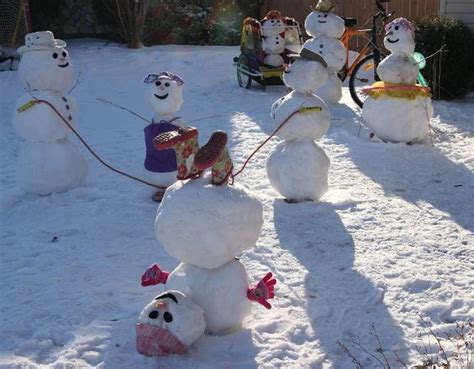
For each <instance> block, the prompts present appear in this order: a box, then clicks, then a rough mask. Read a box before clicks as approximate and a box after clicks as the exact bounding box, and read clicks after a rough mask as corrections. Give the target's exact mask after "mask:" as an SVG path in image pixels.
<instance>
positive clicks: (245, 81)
mask: <svg viewBox="0 0 474 369" xmlns="http://www.w3.org/2000/svg"><path fill="white" fill-rule="evenodd" d="M237 66H238V67H239V66H240V67H243V69H246V70H248V68H249V61H248V59H247V57H246V56H245V55H240V57H239V61H238V63H237ZM237 81H238V82H239V86H240V87H243V88H247V89H249V88H250V86H252V77H251V76H249V75H248V74H246V73H245V72H242V71H241V70H240V69H239V68H237Z"/></svg>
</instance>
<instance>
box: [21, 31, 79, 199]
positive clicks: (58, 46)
mask: <svg viewBox="0 0 474 369" xmlns="http://www.w3.org/2000/svg"><path fill="white" fill-rule="evenodd" d="M65 47H66V43H65V42H64V41H62V40H59V39H55V38H54V35H53V33H51V32H49V31H42V32H34V33H29V34H27V35H26V36H25V45H24V46H22V47H20V48H19V49H18V52H19V53H20V54H21V56H22V57H21V61H20V65H19V69H18V73H19V76H20V80H21V82H22V84H23V86H24V88H25V89H26V91H27V93H26V94H25V95H23V96H21V97H20V98H19V99H18V100H17V102H16V108H15V112H14V116H13V125H14V127H15V129H16V131H17V133H18V135H19V136H20V137H21V138H23V139H24V140H26V142H25V143H23V144H22V147H21V150H20V154H19V156H18V161H17V171H16V173H17V179H18V182H19V185H20V187H21V188H22V189H23V190H24V191H26V192H30V193H36V194H40V195H47V194H50V193H53V192H64V191H67V190H70V189H73V188H75V187H78V186H81V185H83V184H84V183H85V180H86V175H87V165H86V162H85V161H84V159H83V157H82V156H81V154H80V153H79V151H78V149H77V148H76V146H75V145H74V144H73V143H71V142H70V141H69V140H68V136H69V134H70V133H71V130H70V128H69V127H68V126H67V125H66V124H65V123H64V121H63V120H62V119H61V118H60V116H59V115H58V114H57V113H56V112H55V111H54V109H56V110H57V111H58V113H59V114H61V115H62V116H63V117H64V119H66V120H67V122H68V123H69V124H70V125H71V126H72V127H74V128H76V127H77V105H76V100H75V98H74V97H73V96H71V95H69V93H68V91H69V90H70V89H71V88H72V87H73V86H74V83H75V81H76V75H75V73H74V70H73V67H72V64H71V60H70V59H69V54H68V52H67V50H66V49H65ZM39 100H44V101H46V102H47V103H49V104H50V105H52V107H51V106H50V105H48V104H47V103H44V102H40V101H39ZM53 107H54V109H53Z"/></svg>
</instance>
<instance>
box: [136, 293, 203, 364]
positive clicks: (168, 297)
mask: <svg viewBox="0 0 474 369" xmlns="http://www.w3.org/2000/svg"><path fill="white" fill-rule="evenodd" d="M205 328H206V322H205V320H204V313H203V311H202V309H201V308H200V307H199V306H198V305H197V304H196V303H194V301H192V300H191V299H190V298H189V297H187V296H185V295H184V294H183V293H181V292H179V291H165V292H164V293H162V294H160V295H159V296H157V297H155V298H154V299H153V300H152V301H151V302H150V303H149V304H147V305H146V306H145V307H144V308H143V310H142V311H141V313H140V316H139V317H138V322H137V324H136V334H137V349H138V351H139V352H140V353H142V354H144V355H147V356H165V355H168V354H178V355H182V354H185V353H186V352H187V351H188V348H189V346H191V345H192V344H193V342H194V341H196V340H197V339H198V338H199V337H200V336H202V335H203V333H204V330H205Z"/></svg>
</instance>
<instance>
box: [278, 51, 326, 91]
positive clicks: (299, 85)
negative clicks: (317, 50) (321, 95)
mask: <svg viewBox="0 0 474 369" xmlns="http://www.w3.org/2000/svg"><path fill="white" fill-rule="evenodd" d="M282 79H283V82H284V83H285V85H287V86H288V87H290V88H292V89H293V90H295V91H298V92H301V93H303V94H312V93H314V91H316V90H317V89H318V88H320V87H322V86H323V85H324V84H325V83H326V81H327V79H328V72H327V70H326V68H325V67H324V65H322V64H321V63H319V62H317V61H312V60H306V59H295V60H294V61H293V62H292V63H291V64H290V65H289V66H288V67H287V68H286V70H285V71H284V73H283V75H282Z"/></svg>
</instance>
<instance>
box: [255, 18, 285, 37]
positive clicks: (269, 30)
mask: <svg viewBox="0 0 474 369" xmlns="http://www.w3.org/2000/svg"><path fill="white" fill-rule="evenodd" d="M261 25H262V27H261V28H260V33H261V34H262V36H264V37H268V36H273V35H278V34H279V33H283V32H285V29H286V24H285V22H283V20H282V19H266V20H262V21H261Z"/></svg>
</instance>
